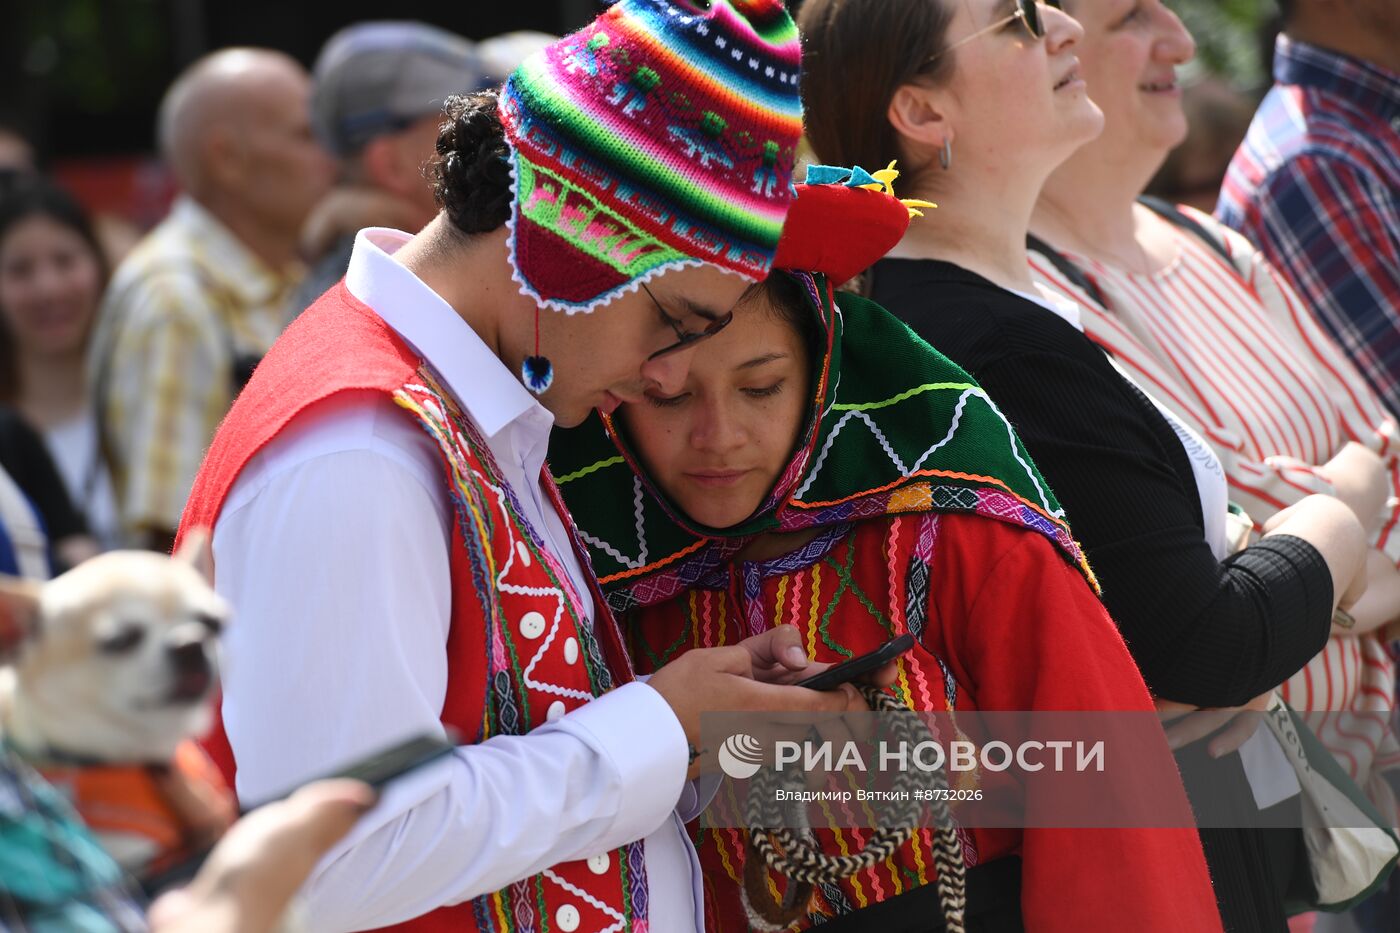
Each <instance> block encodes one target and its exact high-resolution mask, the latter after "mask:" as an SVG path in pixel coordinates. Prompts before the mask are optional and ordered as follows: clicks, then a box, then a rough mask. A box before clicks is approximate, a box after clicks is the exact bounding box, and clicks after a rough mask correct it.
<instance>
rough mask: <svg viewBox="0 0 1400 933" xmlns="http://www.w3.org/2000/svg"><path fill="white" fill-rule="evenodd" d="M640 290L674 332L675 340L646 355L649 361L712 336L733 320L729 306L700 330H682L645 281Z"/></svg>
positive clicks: (732, 312)
mask: <svg viewBox="0 0 1400 933" xmlns="http://www.w3.org/2000/svg"><path fill="white" fill-rule="evenodd" d="M642 291H644V292H646V293H647V297H648V298H650V299H651V303H652V304H654V305H656V310H657V313H659V314H660V315H661V316H662V317H663V318H665V319H666V323H667V324H670V325H671V329H672V330H674V331H675V332H676V342H675V343H672V344H667V345H666V346H664V347H662V348H661V349H660V350H657V351H656V352H655V353H653V354H652V355H651V356H649V357H647V360H649V361H650V360H654V359H656V358H658V357H662V356H666V355H668V354H671V353H676V352H678V351H680V350H684V349H685V348H686V347H689V346H691V345H692V344H695V343H698V342H699V341H701V340H704V339H705V338H706V337H713V336H714V335H715V334H717V333H719V332H720V331H722V330H724V329H725V328H726V327H728V326H729V322H730V321H732V320H734V311H733V309H732V308H731V309H730V310H729V311H726V312H725V313H724V314H721V315H720V316H719V317H717V318H713V319H712V320H711V321H710V323H708V324H707V325H705V329H704V330H702V331H700V332H699V333H691V332H689V331H687V330H683V329H682V328H681V322H680V321H678V320H676V319H675V318H673V317H671V315H669V314H667V313H666V309H665V308H663V307H661V302H659V301H657V300H656V296H655V295H653V294H652V293H651V289H649V288H647V287H646V284H645V283H643V284H642Z"/></svg>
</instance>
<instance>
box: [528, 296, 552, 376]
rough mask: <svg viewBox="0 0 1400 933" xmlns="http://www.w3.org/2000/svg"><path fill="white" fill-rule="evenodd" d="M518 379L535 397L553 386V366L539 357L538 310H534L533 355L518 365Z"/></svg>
mask: <svg viewBox="0 0 1400 933" xmlns="http://www.w3.org/2000/svg"><path fill="white" fill-rule="evenodd" d="M520 378H521V379H523V380H524V381H525V388H527V389H529V390H530V391H531V392H533V393H535V394H536V395H544V394H545V393H546V392H548V391H549V387H550V386H551V385H553V384H554V364H553V363H551V362H550V361H549V357H547V356H540V309H539V308H538V307H537V308H535V355H534V356H527V357H525V362H524V363H521V364H520Z"/></svg>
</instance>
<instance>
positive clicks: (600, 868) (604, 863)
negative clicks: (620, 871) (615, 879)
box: [588, 852, 612, 875]
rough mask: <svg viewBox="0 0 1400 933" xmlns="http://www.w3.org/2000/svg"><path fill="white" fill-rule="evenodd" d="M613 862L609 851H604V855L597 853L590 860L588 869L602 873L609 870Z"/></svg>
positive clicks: (597, 873) (598, 873)
mask: <svg viewBox="0 0 1400 933" xmlns="http://www.w3.org/2000/svg"><path fill="white" fill-rule="evenodd" d="M611 864H612V859H611V858H610V857H609V856H608V853H606V852H604V853H603V854H602V855H595V856H593V857H592V858H590V859H589V860H588V870H589V871H591V872H593V874H595V875H601V874H603V873H604V872H606V871H607V870H608V866H609V865H611Z"/></svg>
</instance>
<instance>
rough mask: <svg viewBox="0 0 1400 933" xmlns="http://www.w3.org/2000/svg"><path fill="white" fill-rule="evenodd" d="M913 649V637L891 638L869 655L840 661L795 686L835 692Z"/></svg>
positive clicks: (906, 634)
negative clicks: (847, 683) (848, 682)
mask: <svg viewBox="0 0 1400 933" xmlns="http://www.w3.org/2000/svg"><path fill="white" fill-rule="evenodd" d="M912 647H914V636H913V635H910V634H909V633H908V632H905V633H904V634H903V635H900V636H898V637H897V638H891V639H890V640H889V641H887V642H885V643H884V644H883V645H881V646H880V647H878V648H876V649H875V650H874V651H872V652H870V653H869V654H863V655H861V656H860V657H858V658H851V659H850V660H849V661H842V662H841V663H840V664H838V665H836V666H835V667H830V668H827V669H826V670H824V671H822V672H821V673H820V674H813V675H812V676H811V677H808V678H807V679H806V680H799V681H798V682H797V686H799V687H806V688H807V689H808V690H835V689H836V688H837V687H839V686H841V685H842V684H844V683H846V682H847V681H851V680H855V679H856V678H857V677H859V676H860V675H861V674H868V673H870V672H871V671H874V670H878V669H880V668H882V667H884V666H885V665H886V664H888V663H890V662H891V661H893V660H894V659H895V658H897V657H899V656H900V655H901V654H903V653H904V652H906V651H908V650H909V649H910V648H912Z"/></svg>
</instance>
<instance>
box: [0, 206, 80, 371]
mask: <svg viewBox="0 0 1400 933" xmlns="http://www.w3.org/2000/svg"><path fill="white" fill-rule="evenodd" d="M101 292H102V270H101V265H100V264H99V261H98V257H97V256H95V255H94V254H93V252H92V249H91V248H90V247H89V246H88V244H87V241H85V240H84V239H83V238H82V237H81V236H80V235H79V234H78V233H77V232H76V231H74V230H72V229H71V228H69V227H67V226H65V225H64V224H62V223H60V222H59V221H57V220H54V219H53V218H51V217H48V216H45V215H43V214H34V215H31V216H30V217H28V218H25V219H24V220H20V221H18V222H17V223H15V224H14V225H13V226H12V227H10V229H9V231H8V232H7V233H6V235H5V238H4V239H3V240H0V320H2V321H3V326H4V327H5V329H6V330H8V331H9V333H10V334H11V336H12V337H13V339H14V342H15V344H16V345H17V347H18V348H19V350H20V352H22V353H25V354H29V355H34V356H46V357H47V356H62V355H65V354H70V353H74V352H81V351H82V349H83V345H84V342H85V340H86V338H87V334H88V330H89V328H90V326H91V324H92V319H93V315H94V313H95V312H96V310H97V303H98V300H99V298H100V297H101Z"/></svg>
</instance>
